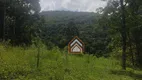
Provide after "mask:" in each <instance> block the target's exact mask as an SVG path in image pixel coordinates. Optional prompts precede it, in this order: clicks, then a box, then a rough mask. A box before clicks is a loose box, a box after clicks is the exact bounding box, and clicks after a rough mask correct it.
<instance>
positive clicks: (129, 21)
mask: <svg viewBox="0 0 142 80" xmlns="http://www.w3.org/2000/svg"><path fill="white" fill-rule="evenodd" d="M124 3H125V4H124V8H125V10H124V14H125V19H126V24H125V25H126V30H125V33H126V48H127V49H126V56H127V61H128V62H129V63H131V65H133V66H136V67H138V66H139V67H141V65H142V58H141V56H142V54H141V50H142V49H141V48H142V47H141V46H142V40H141V38H142V37H141V32H142V29H141V28H142V27H141V25H142V24H141V19H142V18H141V4H142V1H140V0H125V1H124ZM100 9H101V10H99V11H100V12H101V13H103V17H102V19H101V20H100V22H102V23H103V22H104V24H102V25H107V26H108V27H109V29H108V30H109V32H110V38H111V40H112V42H110V45H111V46H110V47H112V46H113V49H116V50H118V48H120V47H122V45H124V43H123V41H122V37H123V35H122V33H124V28H122V27H121V26H122V25H121V24H122V23H121V21H122V17H121V13H122V11H121V7H120V2H119V0H109V2H108V5H107V6H106V7H105V8H104V9H103V8H100ZM119 55H121V54H119Z"/></svg>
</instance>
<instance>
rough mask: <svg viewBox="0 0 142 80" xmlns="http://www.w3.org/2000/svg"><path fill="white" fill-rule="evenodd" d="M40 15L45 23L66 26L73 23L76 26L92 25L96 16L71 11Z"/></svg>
mask: <svg viewBox="0 0 142 80" xmlns="http://www.w3.org/2000/svg"><path fill="white" fill-rule="evenodd" d="M40 15H43V16H44V17H45V18H46V20H47V22H48V23H49V24H50V23H54V22H56V24H57V23H61V24H66V23H68V22H70V21H73V22H74V23H77V24H82V25H84V24H88V25H90V24H93V23H94V22H95V20H96V18H95V17H97V16H98V15H97V14H95V13H91V12H71V11H44V12H41V13H40Z"/></svg>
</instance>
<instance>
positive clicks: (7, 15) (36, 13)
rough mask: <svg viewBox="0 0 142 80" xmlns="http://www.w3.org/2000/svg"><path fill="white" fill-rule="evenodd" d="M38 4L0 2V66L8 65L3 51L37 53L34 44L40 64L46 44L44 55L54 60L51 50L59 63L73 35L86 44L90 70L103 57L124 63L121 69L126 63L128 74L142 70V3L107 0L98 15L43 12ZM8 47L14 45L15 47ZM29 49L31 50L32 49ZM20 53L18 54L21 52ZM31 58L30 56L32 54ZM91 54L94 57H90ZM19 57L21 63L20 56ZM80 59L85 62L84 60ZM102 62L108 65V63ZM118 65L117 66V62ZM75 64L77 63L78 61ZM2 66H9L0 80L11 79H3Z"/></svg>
mask: <svg viewBox="0 0 142 80" xmlns="http://www.w3.org/2000/svg"><path fill="white" fill-rule="evenodd" d="M39 1H40V0H0V48H1V49H0V64H1V63H2V64H4V62H1V61H4V59H3V60H2V58H4V56H6V55H5V54H3V53H10V52H11V51H13V50H17V48H14V47H22V48H24V50H25V51H24V50H23V49H20V50H21V51H22V52H24V53H26V52H27V53H30V51H31V53H32V55H34V54H33V53H34V52H32V51H34V49H33V47H31V46H33V45H35V47H36V49H37V52H38V54H37V55H34V56H36V57H37V60H39V59H40V58H39V57H40V54H39V53H40V52H41V51H42V50H40V48H41V47H43V45H44V51H45V52H43V53H44V55H46V56H47V55H48V58H52V57H51V54H46V52H47V53H53V55H52V56H54V58H55V61H57V60H58V59H59V60H60V59H61V54H63V53H67V45H68V43H69V41H70V40H71V39H72V38H73V37H74V36H78V37H79V38H80V39H81V40H82V41H83V42H84V44H85V53H84V54H85V60H86V59H87V61H88V62H87V64H89V65H90V66H91V64H92V65H95V64H94V63H93V60H95V59H97V58H99V59H100V58H101V57H104V58H106V59H110V58H113V59H112V60H118V61H119V62H120V64H119V66H120V65H121V67H122V69H123V70H127V68H132V69H139V70H141V68H142V1H141V0H108V2H107V6H105V7H100V8H98V9H97V10H96V12H73V11H42V12H40V10H41V8H40V4H39ZM103 1H106V0H103ZM1 44H2V46H3V45H4V47H5V48H6V49H5V48H2V47H1ZM7 46H11V47H12V48H9V47H7ZM45 46H46V48H45ZM29 47H31V48H30V49H27V48H29ZM9 49H12V50H9ZM18 49H19V48H18ZM32 49H33V50H32ZM55 49H57V50H55ZM20 50H17V52H18V51H19V53H22V52H20ZM5 51H8V52H5ZM28 51H29V52H28ZM54 51H57V52H54ZM13 53H15V52H13ZM56 53H59V54H56ZM10 55H12V54H10ZM16 55H18V54H17V53H16ZM22 55H23V54H22ZM28 55H29V56H31V55H30V54H28ZM86 55H87V56H88V55H90V56H93V57H91V58H88V57H87V58H86ZM2 56H3V57H2ZM29 56H28V57H29ZM46 56H42V58H43V59H44V58H45V57H46ZM55 56H57V57H60V58H57V57H55ZM94 57H95V59H94ZM54 58H53V59H54ZM70 58H73V59H77V58H76V56H75V57H74V56H71V57H70ZM5 59H6V60H9V59H7V57H5ZM18 59H19V60H20V58H18ZM24 59H25V58H24ZM66 59H67V57H66ZM79 59H82V58H81V57H79ZM90 59H92V60H90ZM99 59H98V60H99ZM50 60H52V59H50ZM82 60H84V59H82ZM102 60H104V61H109V60H105V59H102ZM31 61H32V60H31ZM71 61H73V60H71ZM78 61H79V60H78ZM59 62H61V61H59ZM73 62H75V61H73ZM31 63H32V62H31ZM49 63H50V62H49ZM57 63H58V62H57ZM65 63H66V62H65ZM96 63H97V62H96ZM116 63H118V62H117V61H116ZM39 64H40V63H39V62H37V67H38V66H39ZM75 64H76V65H77V64H78V63H75ZM22 65H23V64H22ZM82 65H84V63H82ZM102 65H103V64H101V66H102ZM105 65H107V64H105ZM117 65H118V64H117ZM52 66H53V64H52ZM60 66H61V65H58V67H60ZM108 66H110V65H108ZM3 68H5V66H3V67H0V79H7V78H4V77H3V76H5V74H4V73H1V70H2V69H3ZM84 68H85V67H84ZM6 69H7V68H6ZM85 69H86V68H85ZM87 69H88V68H87ZM66 71H67V72H70V71H71V70H70V69H65V72H66ZM57 72H58V71H57ZM7 74H10V73H7ZM16 74H17V73H16ZM19 74H20V73H19ZM14 75H15V74H14ZM10 78H11V77H10ZM139 78H141V77H139ZM12 79H13V78H12ZM49 80H52V79H49ZM55 80H57V79H55ZM60 80H62V79H60ZM71 80H72V79H71ZM77 80H78V79H77ZM80 80H81V79H80ZM84 80H85V79H84ZM90 80H91V79H90ZM93 80H94V79H93ZM128 80H129V79H128ZM136 80H137V79H136ZM138 80H140V79H138Z"/></svg>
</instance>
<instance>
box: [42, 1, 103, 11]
mask: <svg viewBox="0 0 142 80" xmlns="http://www.w3.org/2000/svg"><path fill="white" fill-rule="evenodd" d="M40 5H41V11H54V10H57V11H60V10H64V11H79V12H80V11H81V12H95V11H96V9H97V8H99V7H104V6H105V5H106V2H104V1H101V0H40Z"/></svg>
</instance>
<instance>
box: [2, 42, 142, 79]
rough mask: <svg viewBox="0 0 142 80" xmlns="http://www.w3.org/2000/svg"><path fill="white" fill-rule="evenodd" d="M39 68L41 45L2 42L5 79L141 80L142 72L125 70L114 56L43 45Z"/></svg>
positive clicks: (3, 74)
mask: <svg viewBox="0 0 142 80" xmlns="http://www.w3.org/2000/svg"><path fill="white" fill-rule="evenodd" d="M40 49H41V53H40V63H39V67H38V68H37V67H36V64H37V63H36V62H37V48H36V47H35V46H34V45H32V46H31V47H29V48H26V49H24V48H22V47H11V46H6V45H0V65H1V66H0V79H1V80H10V79H14V80H30V79H32V80H39V79H40V80H45V79H46V80H102V79H103V80H141V79H142V71H140V70H133V69H132V68H127V70H126V71H123V70H121V66H120V61H118V60H116V59H114V58H113V57H110V58H104V57H100V58H97V57H95V56H93V55H87V54H84V55H68V56H67V58H66V56H65V54H67V53H66V52H65V51H60V50H59V48H54V49H52V50H47V49H46V47H45V46H43V45H42V47H41V48H40Z"/></svg>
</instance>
